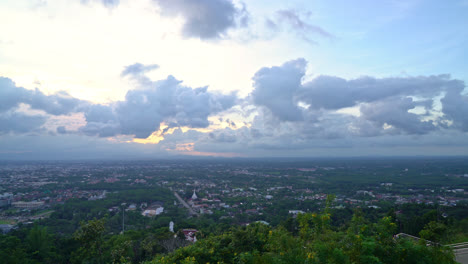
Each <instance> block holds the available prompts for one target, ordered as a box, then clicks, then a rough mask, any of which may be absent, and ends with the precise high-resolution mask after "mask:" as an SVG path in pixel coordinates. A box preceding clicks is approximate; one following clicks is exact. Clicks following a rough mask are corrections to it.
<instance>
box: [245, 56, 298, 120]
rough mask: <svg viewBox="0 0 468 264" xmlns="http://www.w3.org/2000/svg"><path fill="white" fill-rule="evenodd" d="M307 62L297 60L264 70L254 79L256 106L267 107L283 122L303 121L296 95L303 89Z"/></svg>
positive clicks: (253, 98) (252, 94)
mask: <svg viewBox="0 0 468 264" xmlns="http://www.w3.org/2000/svg"><path fill="white" fill-rule="evenodd" d="M305 67H306V61H305V60H304V59H297V60H294V61H289V62H286V63H284V64H283V65H281V66H275V67H271V68H262V69H260V70H259V71H258V72H257V73H255V75H254V77H253V81H254V90H253V91H252V93H251V96H252V100H253V102H254V104H256V105H258V106H261V107H265V108H267V109H268V110H269V111H271V112H272V113H273V115H274V116H276V117H278V118H279V119H280V120H283V121H297V120H301V119H302V116H301V115H302V113H301V110H300V109H299V106H298V105H297V102H296V99H295V98H294V97H295V94H296V93H297V90H298V89H300V88H301V80H302V77H303V76H304V74H305Z"/></svg>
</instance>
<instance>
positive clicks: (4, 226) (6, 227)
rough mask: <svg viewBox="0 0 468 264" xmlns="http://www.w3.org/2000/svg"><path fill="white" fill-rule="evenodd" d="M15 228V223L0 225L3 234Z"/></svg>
mask: <svg viewBox="0 0 468 264" xmlns="http://www.w3.org/2000/svg"><path fill="white" fill-rule="evenodd" d="M13 228H14V225H7V224H1V225H0V231H2V233H3V234H6V233H8V232H10V231H11V230H12V229H13Z"/></svg>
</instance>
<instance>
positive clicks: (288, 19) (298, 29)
mask: <svg viewBox="0 0 468 264" xmlns="http://www.w3.org/2000/svg"><path fill="white" fill-rule="evenodd" d="M275 15H276V16H275V18H274V19H271V18H267V19H266V20H265V25H266V27H267V28H269V29H271V30H273V31H280V30H281V29H282V27H283V26H284V27H287V29H288V30H289V31H292V32H294V33H295V34H296V35H297V36H299V37H300V38H301V39H303V40H305V41H307V42H309V43H311V44H317V42H316V41H315V40H313V39H311V37H310V36H311V35H316V36H320V37H323V38H328V39H333V38H335V37H334V36H333V35H332V34H331V33H329V32H327V31H326V30H324V29H323V28H321V27H319V26H316V25H313V24H311V23H309V22H307V21H306V20H307V19H308V18H309V17H310V12H302V13H301V12H297V11H295V10H292V9H281V10H278V11H276V14H275Z"/></svg>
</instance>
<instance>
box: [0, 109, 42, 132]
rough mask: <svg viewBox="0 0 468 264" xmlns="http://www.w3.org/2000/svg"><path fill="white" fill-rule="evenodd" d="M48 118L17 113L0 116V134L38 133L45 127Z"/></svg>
mask: <svg viewBox="0 0 468 264" xmlns="http://www.w3.org/2000/svg"><path fill="white" fill-rule="evenodd" d="M46 120H47V117H45V116H43V115H27V114H24V113H17V112H6V113H2V114H0V134H7V133H15V134H23V133H28V132H33V131H38V130H39V128H40V127H41V126H42V125H44V123H45V122H46Z"/></svg>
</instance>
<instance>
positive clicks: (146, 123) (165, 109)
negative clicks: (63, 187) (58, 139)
mask: <svg viewBox="0 0 468 264" xmlns="http://www.w3.org/2000/svg"><path fill="white" fill-rule="evenodd" d="M153 68H154V66H151V65H150V66H145V65H141V64H134V65H131V66H128V67H126V68H125V69H124V71H123V73H122V75H123V76H127V75H131V76H140V77H141V74H143V73H144V72H146V71H147V70H151V69H153ZM137 80H139V88H138V89H135V90H130V91H128V92H127V94H126V96H125V100H124V101H119V102H115V103H113V104H112V105H109V106H105V105H93V106H90V107H89V108H88V109H87V110H86V111H85V118H86V121H87V124H86V126H84V127H82V128H81V129H80V131H82V132H83V133H86V134H88V135H99V136H103V137H106V136H113V135H116V134H123V135H134V136H135V137H137V138H147V137H148V136H149V135H151V134H152V133H153V132H155V131H157V130H159V128H160V125H161V123H162V122H165V123H166V124H169V126H170V127H182V126H186V127H191V128H205V127H208V126H209V124H210V123H209V121H208V117H209V116H211V115H213V114H216V113H219V112H222V111H224V110H227V109H229V108H231V107H232V106H233V105H234V104H235V102H236V99H237V96H236V94H235V93H232V94H229V95H223V94H220V93H216V92H209V91H208V88H207V87H200V88H195V89H193V88H191V87H187V86H184V85H182V81H179V80H177V79H176V78H174V77H173V76H168V77H167V78H166V79H164V80H159V81H156V82H152V81H150V80H149V79H148V78H146V77H144V76H143V77H141V78H137Z"/></svg>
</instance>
